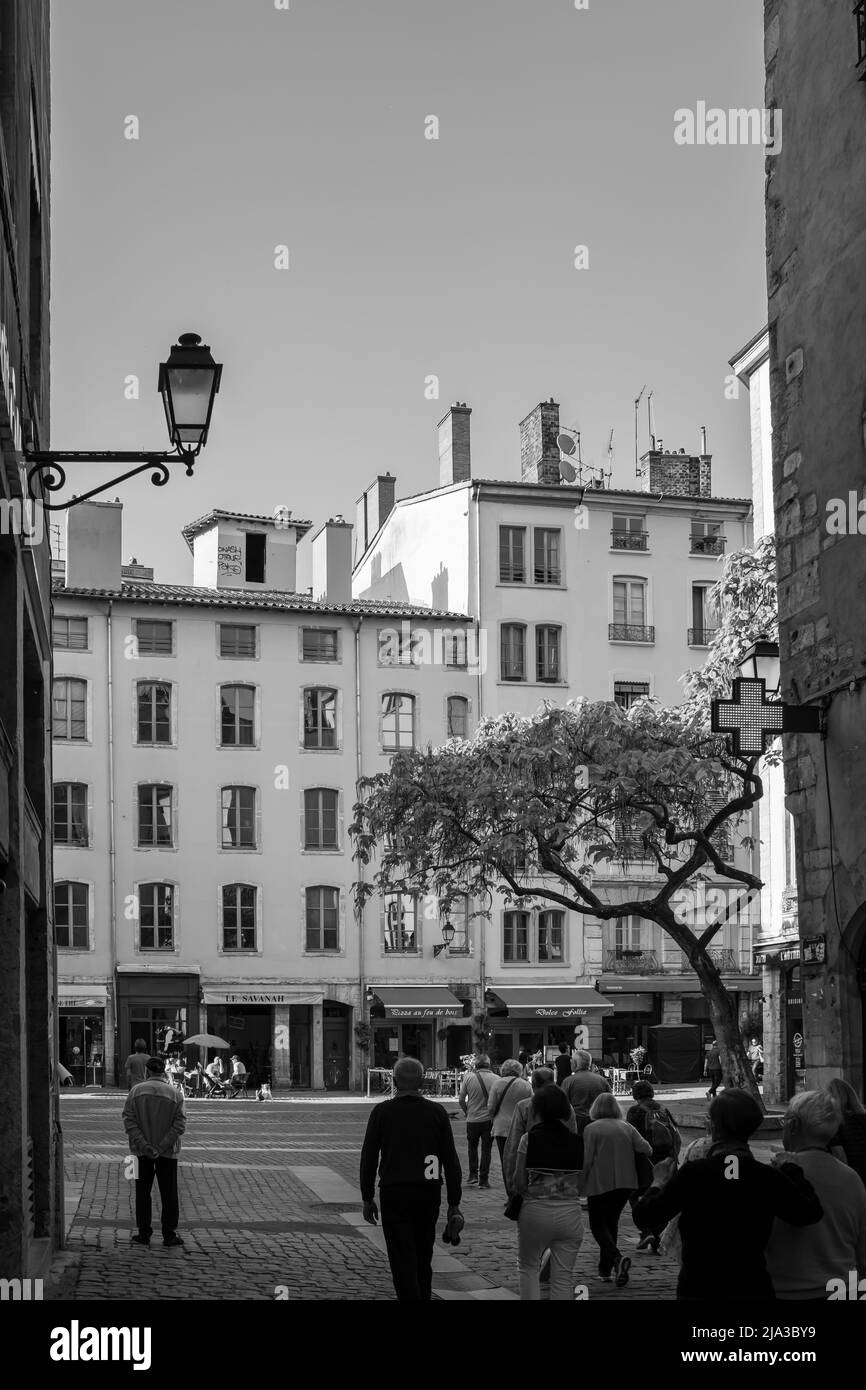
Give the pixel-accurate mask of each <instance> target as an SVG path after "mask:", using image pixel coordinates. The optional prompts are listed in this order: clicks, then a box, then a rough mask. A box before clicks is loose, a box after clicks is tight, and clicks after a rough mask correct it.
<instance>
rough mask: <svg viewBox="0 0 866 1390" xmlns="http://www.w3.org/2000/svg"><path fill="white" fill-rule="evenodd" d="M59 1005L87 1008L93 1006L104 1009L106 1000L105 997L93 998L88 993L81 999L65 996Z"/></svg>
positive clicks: (69, 1007)
mask: <svg viewBox="0 0 866 1390" xmlns="http://www.w3.org/2000/svg"><path fill="white" fill-rule="evenodd" d="M58 1007H59V1008H60V1009H87V1008H91V1007H92V1008H95V1009H104V1008H105V1000H104V999H93V998H91V997H89V996H87V995H82V996H81V998H80V999H79V998H76V999H66V998H63V999H61V1000H60V1002H59V1005H58Z"/></svg>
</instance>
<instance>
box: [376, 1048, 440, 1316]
mask: <svg viewBox="0 0 866 1390" xmlns="http://www.w3.org/2000/svg"><path fill="white" fill-rule="evenodd" d="M423 1079H424V1068H423V1067H422V1065H421V1063H420V1062H418V1061H416V1059H415V1058H414V1057H403V1058H401V1059H400V1061H399V1062H397V1064H396V1065H395V1067H394V1088H395V1090H396V1092H397V1094H396V1096H395V1097H394V1099H393V1100H384V1101H380V1102H379V1104H378V1105H377V1106H376V1107H375V1109H374V1110H372V1111H371V1113H370V1118H369V1120H368V1121H367V1133H366V1135H365V1136H364V1147H363V1149H362V1150H361V1199H362V1201H363V1203H364V1220H365V1221H368V1222H369V1223H370V1225H371V1226H375V1225H376V1222H377V1219H378V1216H379V1210H378V1207H377V1206H376V1202H375V1200H374V1198H375V1193H376V1169H377V1167H378V1171H379V1201H380V1202H381V1204H382V1230H383V1232H384V1235H385V1245H386V1247H387V1250H388V1261H389V1263H390V1265H391V1277H392V1278H393V1280H394V1291H395V1293H396V1294H397V1298H398V1299H399V1300H400V1301H410V1300H411V1301H418V1300H421V1301H428V1300H429V1299H430V1298H431V1296H432V1288H433V1245H434V1242H435V1240H436V1219H437V1217H438V1215H439V1205H440V1202H441V1200H442V1180H443V1177H444V1179H445V1184H446V1189H447V1195H448V1221H449V1223H450V1222H451V1221H452V1218H458V1219H459V1224H462V1221H463V1218H462V1216H461V1214H460V1198H461V1196H462V1190H461V1177H462V1174H461V1171H460V1160H459V1159H458V1157H457V1150H456V1148H455V1147H454V1135H453V1134H452V1132H451V1121H450V1119H449V1117H448V1112H447V1111H446V1110H445V1109H444V1107H443V1106H441V1105H439V1104H437V1102H436V1101H430V1100H425V1098H424V1097H423V1096H422V1095H421V1094H420V1091H421V1082H422V1081H423Z"/></svg>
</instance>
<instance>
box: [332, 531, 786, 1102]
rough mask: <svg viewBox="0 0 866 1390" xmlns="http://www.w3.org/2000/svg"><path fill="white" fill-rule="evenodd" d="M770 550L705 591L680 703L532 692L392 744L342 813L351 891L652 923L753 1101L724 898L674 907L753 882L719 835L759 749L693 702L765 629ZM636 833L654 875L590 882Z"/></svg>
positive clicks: (736, 814)
mask: <svg viewBox="0 0 866 1390" xmlns="http://www.w3.org/2000/svg"><path fill="white" fill-rule="evenodd" d="M772 563H773V555H772V549H771V548H770V547H768V546H767V545H765V544H763V543H762V546H761V548H760V553H758V550H756V551H746V552H739V553H738V555H736V556H731V557H730V558H729V560H728V561H727V563H726V566H725V572H724V575H723V578H722V581H721V583H720V584H719V585H717V586H716V594H715V596H716V598H717V601H718V603H719V607H720V611H721V614H722V622H721V627H720V631H719V634H717V637H716V640H715V642H714V645H713V649H712V651H711V653H710V658H709V660H708V662H707V667H705V668H704V672H703V673H693V674H691V675H690V676H688V677H685V678H684V680H685V685H686V699H685V701H684V703H683V704H682V705H679V706H676V707H674V708H665V707H663V706H661V705H660V704H658V702H656V701H654V700H650V699H642V700H640V701H638V702H637V703H636V704H635V705H634V706H633V707H632V708H631V709H630V710H628V711H624V710H622V709H621V708H620V707H619V706H618V705H616V704H614V703H612V702H608V701H597V702H591V701H589V700H586V699H580V700H576V701H571V702H569V704H567V705H565V706H555V705H552V704H545V705H544V706H542V708H541V709H540V710H539V712H538V713H537V714H536V715H535V716H533V717H532V718H527V717H524V716H521V715H517V714H505V715H502V716H499V717H498V718H494V719H486V720H483V721H482V723H481V724H480V726H479V728H478V730H477V733H476V734H475V736H474V738H473V739H471V740H469V741H464V740H459V739H451V740H450V741H449V742H448V743H447V744H445V745H444V746H443V747H441V748H438V749H432V748H427V749H426V750H418V751H414V752H406V753H399V754H397V755H396V756H395V757H394V758H393V760H392V763H391V768H390V771H389V772H387V773H380V774H379V775H377V776H375V777H370V778H365V779H363V780H362V782H361V783H360V784H359V800H358V802H357V804H356V806H355V820H354V823H353V825H352V827H351V833H352V834H353V836H354V838H355V845H356V850H355V853H356V857H357V858H358V859H359V861H360V862H361V863H362V864H369V863H371V862H372V861H373V860H374V859H375V860H376V870H375V873H374V874H373V877H372V881H371V882H365V883H359V884H358V885H357V886H356V894H357V896H358V899H359V901H360V902H363V901H364V900H365V899H366V897H368V896H369V895H370V894H372V893H373V892H374V891H376V890H378V891H380V892H395V891H403V892H413V893H427V894H433V895H435V897H436V898H438V900H439V902H440V905H441V907H442V910H443V911H446V912H447V910H448V908H449V906H450V904H451V903H452V902H453V901H454V900H455V899H456V898H458V897H463V896H464V895H468V896H469V897H471V898H474V899H479V900H482V901H485V900H490V901H492V895H493V894H495V893H496V894H501V895H502V896H503V897H504V899H505V901H506V903H508V904H515V905H518V906H520V905H527V904H528V903H530V902H533V901H538V900H542V901H544V902H548V903H554V904H557V905H559V906H562V907H565V908H567V909H569V910H570V911H572V912H576V913H579V914H581V915H584V916H586V915H589V916H592V917H595V918H599V919H601V920H602V921H608V920H612V919H618V918H622V917H626V916H630V915H637V916H640V917H643V918H646V919H648V920H649V921H653V922H656V923H658V925H659V926H660V927H661V928H662V929H663V930H664V931H665V932H667V934H668V936H669V937H670V938H671V939H672V940H673V941H674V942H675V943H676V944H677V946H678V947H679V948H680V950H681V951H682V952H683V954H684V955H685V957H686V959H687V961H688V963H689V965H690V966H691V967H692V969H693V970H694V971H695V973H696V974H697V977H698V980H699V982H700V985H701V990H702V992H703V994H704V997H705V999H706V1001H707V1004H708V1006H709V1011H710V1016H711V1018H712V1022H713V1026H714V1028H715V1031H716V1037H717V1038H718V1041H719V1044H720V1048H721V1051H722V1061H723V1066H724V1070H725V1074H726V1076H727V1077H728V1079H729V1080H730V1081H731V1082H732V1083H733V1084H735V1085H740V1086H743V1087H744V1088H745V1089H747V1090H749V1091H750V1092H751V1093H752V1094H753V1095H754V1096H755V1097H756V1099H758V1100H760V1097H759V1094H758V1090H757V1086H756V1083H755V1080H754V1077H753V1074H752V1068H751V1065H750V1063H749V1061H748V1058H747V1057H746V1054H745V1049H744V1046H743V1041H742V1038H741V1036H740V1031H739V1026H738V1019H737V1015H736V1008H735V1005H734V1001H733V1000H732V998H731V996H730V994H729V993H728V991H727V989H726V988H725V985H724V983H723V981H722V977H721V972H720V970H719V968H718V964H717V963H716V961H715V960H714V958H713V956H712V954H711V952H712V942H713V940H714V939H715V938H716V936H717V935H718V933H719V932H720V931H721V929H722V927H723V926H724V924H725V922H726V921H727V920H728V919H729V917H730V916H731V914H732V912H733V911H735V909H736V908H737V902H736V900H735V899H732V900H731V901H730V903H729V905H728V907H727V909H726V910H725V911H724V912H723V913H722V912H720V913H719V914H718V915H717V917H716V918H715V920H713V921H710V922H709V923H708V924H707V925H706V926H705V927H704V929H703V930H702V931H701V932H700V934H698V933H696V932H695V931H693V930H692V929H691V927H690V926H689V925H688V924H687V922H686V921H684V920H683V918H682V915H681V911H680V906H679V905H680V904H681V902H682V896H683V890H684V889H686V887H687V885H688V884H689V883H690V881H692V880H694V878H695V876H696V875H698V874H699V873H700V872H701V871H702V870H705V869H707V868H709V869H710V870H712V871H714V872H715V873H716V874H718V875H720V876H722V877H724V878H727V879H729V880H731V881H733V883H735V884H740V885H742V887H743V888H744V889H745V890H746V891H747V892H756V891H757V890H758V889H760V887H761V886H762V884H761V880H760V878H758V877H757V876H756V875H755V874H753V873H751V872H750V871H749V870H747V869H744V868H742V867H740V866H738V865H737V864H736V863H735V862H733V860H734V855H733V852H732V850H731V848H730V846H729V844H728V843H727V842H726V839H725V832H726V830H728V829H733V827H734V826H735V825H736V823H737V822H739V821H740V820H741V819H742V818H743V817H747V816H749V815H750V813H751V811H752V809H753V807H754V806H755V805H756V804H757V802H758V801H759V800H760V798H761V796H762V794H763V786H762V783H761V779H760V777H759V775H758V772H757V764H758V762H759V759H758V758H757V757H734V755H733V754H732V753H731V752H730V750H729V748H728V743H727V739H726V738H724V737H719V736H717V735H713V734H711V732H710V730H709V703H708V700H709V697H710V695H711V694H712V695H716V694H724V695H727V694H729V691H730V680H731V678H732V675H733V674H735V671H736V661H737V659H738V657H739V656H741V655H742V653H743V651H744V650H745V649H746V647H747V646H748V645H749V644H750V642H751V641H752V640H754V638H755V637H756V636H758V635H760V634H761V633H764V632H766V631H767V628H768V625H769V624H768V621H767V620H768V605H770V606H771V603H772V597H773V591H772V582H771V574H770V567H771V566H772ZM756 628H757V631H756V630H755V629H756ZM707 668H710V669H709V674H707ZM579 769H588V772H587V774H586V775H585V776H584V775H583V774H582V773H580V772H579ZM742 838H743V841H744V842H746V843H748V842H749V837H747V836H744V837H742ZM635 844H639V846H640V849H641V852H642V853H643V854H644V855H645V856H647V857H649V858H651V859H652V860H653V861H654V863H655V867H656V869H657V873H658V879H657V881H656V882H655V883H653V884H648V885H647V887H648V889H650V890H651V891H650V892H648V894H647V895H645V896H640V897H634V898H630V899H628V900H624V901H620V902H611V901H609V900H608V899H607V896H606V895H605V896H601V895H600V894H599V893H598V892H597V891H595V889H594V887H593V882H594V875H595V872H596V871H597V869H598V866H599V865H604V864H610V863H619V864H620V865H621V866H622V867H623V868H624V867H625V864H626V862H627V861H628V859H629V858H633V857H634V845H635Z"/></svg>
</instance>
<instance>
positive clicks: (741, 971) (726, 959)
mask: <svg viewBox="0 0 866 1390" xmlns="http://www.w3.org/2000/svg"><path fill="white" fill-rule="evenodd" d="M708 954H709V957H710V960H711V961H712V962H713V964H714V965H715V966H716V968H717V969H718V970H720V971H721V972H722V974H723V975H760V973H761V971H760V967H757V968H756V967H755V965H754V962H753V961H752V960H751V959H749V958H748V957H747V956H743V958H742V960H741V959H740V958H739V957H738V955H737V952H736V951H733V950H729V949H728V948H727V947H726V946H711V947H710V949H709V952H708ZM673 969H674V973H676V974H680V975H688V974H691V973H692V967H691V966H690V965H689V962H688V958H687V956H685V955H684V954H681V955H680V962H679V965H678V966H674V967H673Z"/></svg>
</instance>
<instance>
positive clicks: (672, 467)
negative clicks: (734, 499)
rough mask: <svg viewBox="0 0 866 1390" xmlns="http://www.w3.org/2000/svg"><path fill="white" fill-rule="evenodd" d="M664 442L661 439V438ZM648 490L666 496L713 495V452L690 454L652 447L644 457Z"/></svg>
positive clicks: (644, 477) (643, 474) (643, 463)
mask: <svg viewBox="0 0 866 1390" xmlns="http://www.w3.org/2000/svg"><path fill="white" fill-rule="evenodd" d="M659 445H661V440H659ZM641 465H642V469H641V474H642V481H643V486H644V491H645V492H654V493H664V495H665V497H712V495H713V490H712V477H711V465H712V455H711V454H699V455H697V456H696V455H694V454H687V453H685V451H684V450H682V449H681V450H680V452H679V453H677V452H676V451H671V450H669V449H662V448H658V449H650V450H649V452H648V453H646V454H644V455H643V456H642V458H641Z"/></svg>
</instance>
